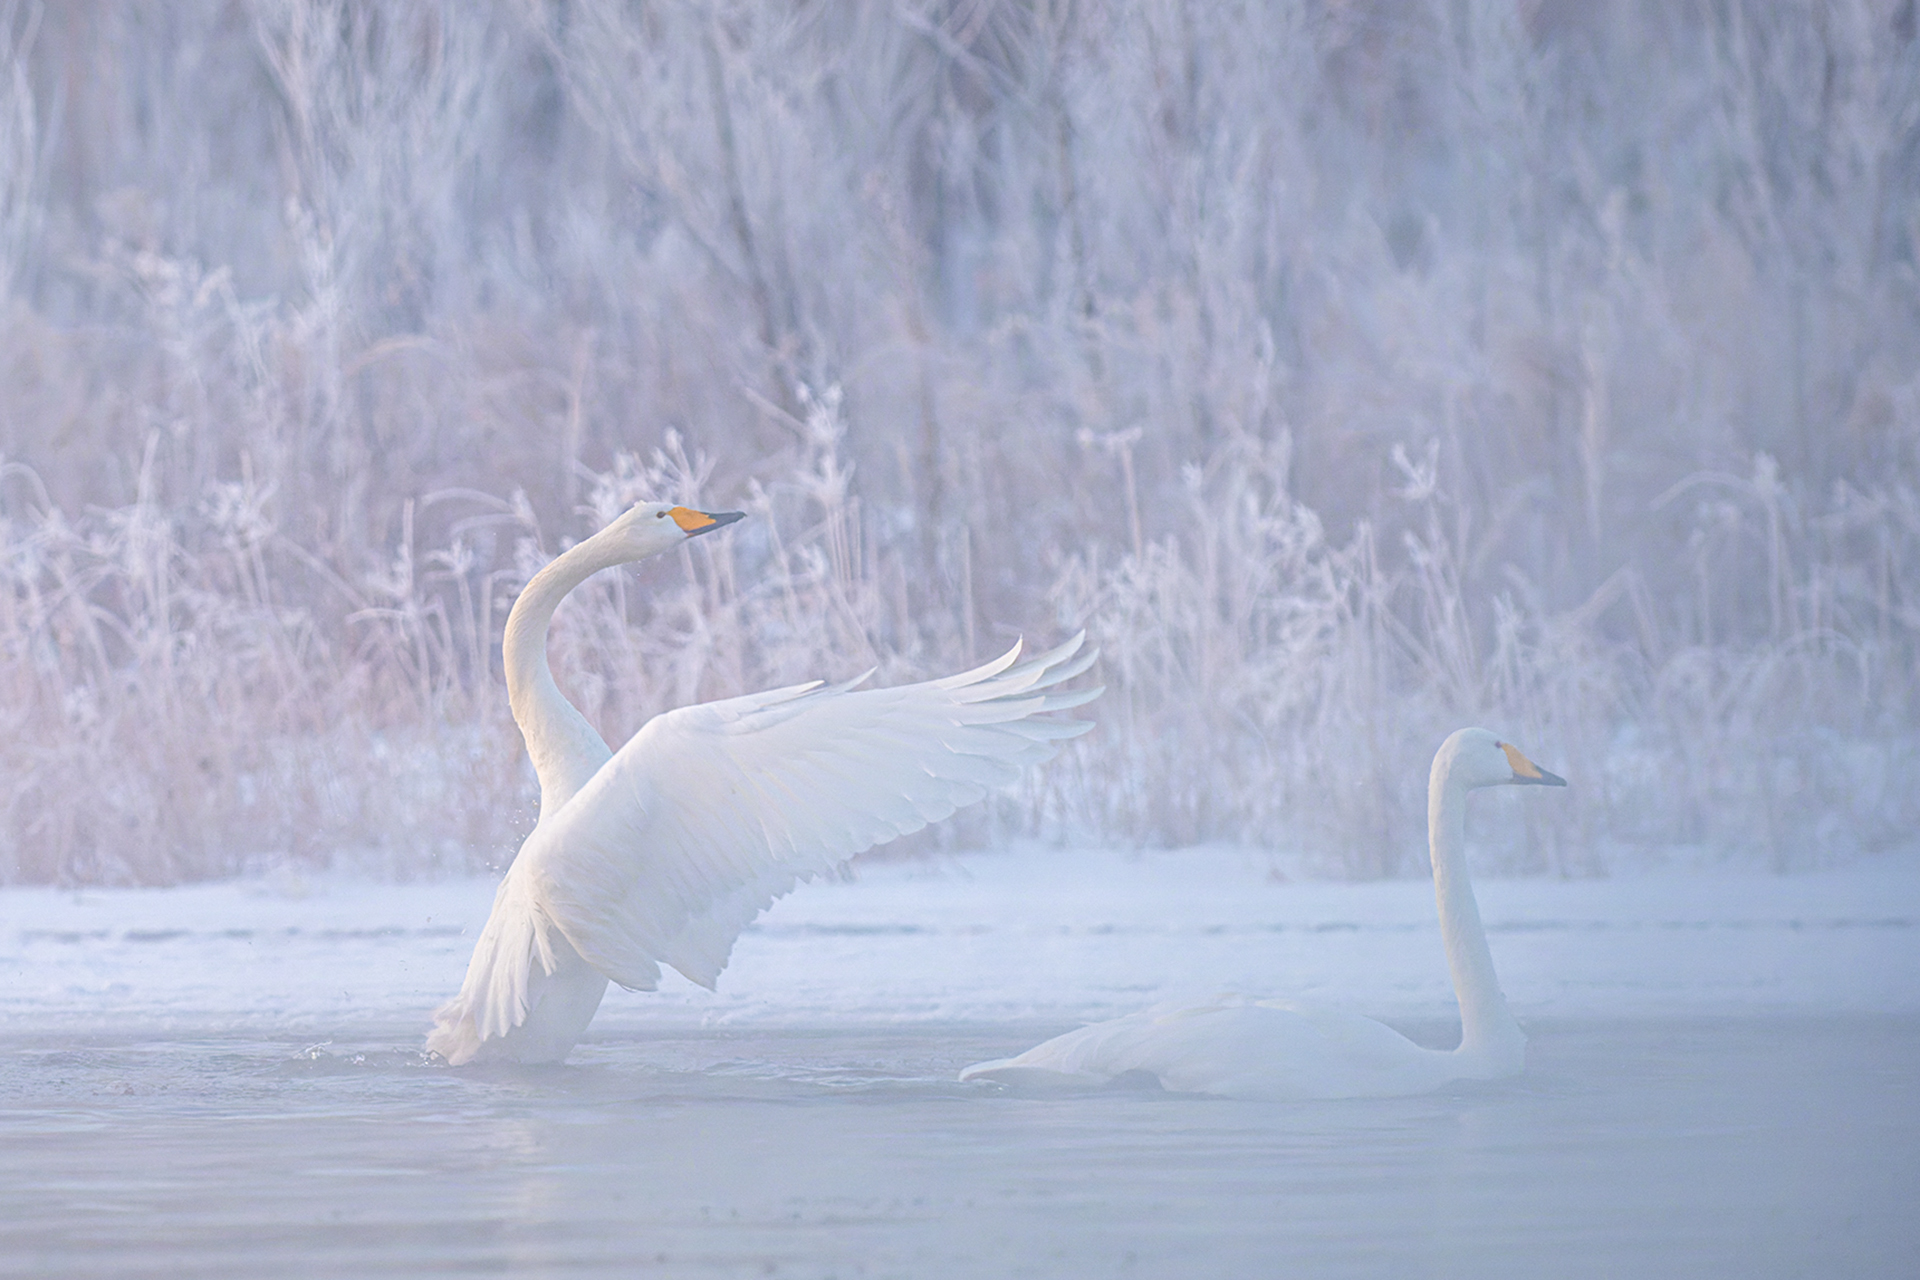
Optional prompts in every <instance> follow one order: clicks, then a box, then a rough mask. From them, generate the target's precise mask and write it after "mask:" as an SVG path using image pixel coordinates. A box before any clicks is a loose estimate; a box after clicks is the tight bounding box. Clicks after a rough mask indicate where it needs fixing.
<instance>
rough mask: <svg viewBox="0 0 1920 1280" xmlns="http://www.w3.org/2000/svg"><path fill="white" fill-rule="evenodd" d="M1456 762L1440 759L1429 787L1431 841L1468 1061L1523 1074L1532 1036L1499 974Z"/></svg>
mask: <svg viewBox="0 0 1920 1280" xmlns="http://www.w3.org/2000/svg"><path fill="white" fill-rule="evenodd" d="M1449 763H1450V761H1448V762H1443V761H1440V760H1436V761H1434V765H1433V775H1432V777H1431V778H1430V779H1429V781H1428V784H1427V842H1428V845H1429V848H1430V850H1431V852H1432V855H1433V896H1434V901H1435V904H1436V905H1437V906H1438V908H1439V911H1440V937H1441V940H1442V941H1443V942H1444V943H1445V944H1446V948H1447V968H1448V969H1449V970H1450V971H1451V972H1452V974H1453V993H1454V996H1455V997H1456V998H1457V999H1458V1000H1459V1001H1460V1048H1459V1050H1458V1053H1459V1054H1460V1056H1461V1057H1462V1058H1466V1059H1474V1060H1476V1061H1478V1060H1480V1059H1483V1058H1484V1059H1486V1060H1487V1061H1486V1063H1485V1065H1486V1066H1487V1067H1488V1068H1490V1069H1498V1070H1502V1071H1505V1070H1508V1069H1511V1070H1518V1069H1519V1059H1521V1058H1523V1057H1524V1055H1525V1052H1526V1037H1525V1036H1524V1035H1522V1034H1521V1031H1520V1024H1519V1023H1517V1022H1515V1021H1514V1020H1513V1014H1512V1013H1510V1012H1509V1011H1508V1009H1507V999H1506V997H1505V996H1504V995H1502V994H1501V993H1500V980H1499V978H1497V977H1496V976H1494V972H1493V953H1492V952H1491V951H1489V950H1487V931H1486V929H1485V928H1484V927H1482V925H1481V923H1480V906H1479V904H1478V903H1477V902H1475V901H1474V897H1473V884H1472V882H1471V881H1470V880H1468V878H1467V864H1466V842H1467V788H1466V787H1465V786H1464V785H1463V784H1462V783H1460V782H1459V781H1457V780H1455V779H1453V778H1451V777H1450V776H1449V775H1450V774H1451V772H1452V770H1451V769H1450V768H1448V767H1446V766H1447V764H1449Z"/></svg>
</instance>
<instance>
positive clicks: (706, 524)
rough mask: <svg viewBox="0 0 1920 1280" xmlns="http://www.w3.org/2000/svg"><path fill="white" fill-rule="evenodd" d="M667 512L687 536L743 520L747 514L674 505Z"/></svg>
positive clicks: (710, 531)
mask: <svg viewBox="0 0 1920 1280" xmlns="http://www.w3.org/2000/svg"><path fill="white" fill-rule="evenodd" d="M667 514H668V515H670V516H672V517H673V522H674V523H675V524H677V525H679V526H680V531H681V532H682V533H684V534H686V535H687V536H688V537H689V538H697V537H699V536H700V535H701V534H703V533H712V532H713V531H714V530H715V529H721V528H725V527H726V526H727V525H730V524H732V523H733V522H734V521H735V520H744V519H745V518H746V515H747V513H746V512H744V511H695V510H694V509H693V508H692V507H675V508H673V510H671V511H669V512H667Z"/></svg>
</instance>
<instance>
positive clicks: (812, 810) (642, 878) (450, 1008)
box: [427, 503, 1100, 1066]
mask: <svg viewBox="0 0 1920 1280" xmlns="http://www.w3.org/2000/svg"><path fill="white" fill-rule="evenodd" d="M738 519H740V513H738V512H727V513H721V514H717V515H716V514H711V513H707V512H701V511H695V510H692V509H691V508H687V507H677V506H671V505H669V504H666V503H642V504H640V505H638V506H635V507H633V508H632V509H630V510H628V511H626V512H624V513H623V514H622V515H620V516H619V517H618V518H616V519H615V520H614V521H613V522H612V523H610V524H609V525H608V526H607V527H606V528H605V529H602V530H601V531H600V532H599V533H597V534H595V535H594V536H593V537H591V538H588V539H586V540H585V541H584V542H581V543H580V544H579V545H577V546H575V547H573V548H572V549H571V550H569V551H567V552H565V553H564V554H562V555H561V556H559V557H558V558H556V559H555V560H554V561H553V562H552V563H551V564H549V565H547V566H546V567H545V568H544V569H542V570H541V571H540V572H539V573H537V574H535V575H534V576H533V579H532V581H530V582H529V583H528V584H527V586H526V589H525V590H524V591H522V592H521V593H520V598H519V599H518V600H517V601H515V603H514V607H513V612H512V613H511V614H510V615H509V617H508V619H507V627H506V637H505V644H504V649H503V658H504V664H505V667H506V678H507V695H508V700H509V702H510V704H511V706H512V709H513V717H514V721H515V723H517V724H518V725H519V726H520V731H521V734H522V736H523V737H524V738H525V739H526V744H527V754H528V755H529V756H530V757H531V758H532V760H533V766H534V772H535V773H536V774H537V775H538V777H539V780H540V819H539V821H538V823H536V824H535V826H534V829H533V831H532V833H531V834H529V835H528V836H527V838H526V841H525V842H524V843H523V844H522V845H521V846H520V852H519V855H518V856H517V857H516V858H515V859H514V861H513V865H512V866H510V867H509V868H508V869H507V874H506V876H505V878H504V879H503V880H502V881H501V883H500V888H499V890H498V891H497V892H496V893H495V895H494V900H493V910H492V912H491V914H490V915H489V916H488V918H487V923H486V926H485V927H484V928H483V929H482V930H481V933H480V937H479V940H478V941H477V943H476V944H475V946H474V951H473V959H472V960H471V961H470V962H469V964H468V966H467V975H466V979H465V981H464V982H463V983H462V985H461V988H460V992H459V994H458V995H456V996H455V997H454V998H453V999H452V1000H450V1001H448V1002H447V1004H446V1005H444V1006H443V1007H442V1008H441V1009H440V1010H439V1011H438V1012H437V1013H436V1014H435V1015H434V1021H435V1026H434V1028H433V1030H432V1031H431V1032H430V1033H429V1034H428V1036H427V1048H428V1050H429V1051H431V1052H433V1053H436V1054H438V1055H439V1056H440V1057H442V1058H443V1059H445V1060H446V1061H447V1062H448V1063H449V1064H450V1065H453V1066H460V1065H463V1064H465V1063H468V1062H475V1061H513V1062H558V1061H560V1060H561V1059H563V1058H565V1057H566V1055H567V1053H568V1052H569V1051H570V1050H571V1049H572V1048H573V1046H574V1044H575V1042H577V1041H578V1040H579V1038H580V1036H581V1034H582V1033H583V1032H584V1031H585V1030H586V1028H587V1024H588V1023H589V1022H591V1021H592V1019H593V1015H594V1013H595V1011H596V1010H597V1009H598V1008H599V1006H600V998H601V996H602V995H603V994H604V993H605V991H606V987H607V983H608V982H609V981H613V982H617V983H619V984H620V985H622V986H624V987H627V988H630V989H634V990H646V991H650V990H652V989H654V987H655V986H656V985H657V984H658V982H659V979H660V966H661V965H667V966H669V967H671V968H674V969H677V970H679V971H680V972H681V973H682V974H684V975H686V976H687V977H688V978H690V979H692V980H693V981H694V982H697V983H699V984H700V985H701V986H704V987H708V988H711V987H712V986H713V984H714V982H715V980H716V979H717V978H718V977H719V975H720V971H721V970H722V969H724V968H725V967H726V964H727V958H728V956H729V954H730V953H731V951H732V949H733V943H734V939H735V938H737V937H738V936H739V933H740V931H741V930H742V929H744V928H745V927H746V926H747V925H748V924H749V923H750V922H751V921H752V920H753V918H754V917H755V916H756V915H758V914H759V913H760V911H761V910H763V909H764V908H765V907H767V906H768V905H769V904H771V903H772V902H773V900H774V899H775V898H777V897H779V896H780V895H781V894H784V893H786V892H787V891H788V890H789V889H791V888H793V886H794V885H795V884H796V883H797V882H799V881H800V880H804V879H809V878H811V877H813V876H815V875H818V874H820V873H821V872H825V871H830V870H832V869H833V868H834V867H836V866H838V865H839V864H840V863H842V862H844V861H845V860H846V859H847V858H850V857H852V856H853V855H854V854H856V853H859V852H860V851H862V850H864V849H868V848H871V847H872V846H874V845H876V844H880V843H882V842H884V841H887V840H891V839H893V838H894V837H896V836H901V835H906V834H907V833H909V832H913V831H918V830H919V829H920V828H922V827H924V826H926V825H927V824H928V823H930V822H938V821H940V820H941V819H943V818H945V817H947V816H948V815H950V814H952V813H953V812H954V810H956V809H958V808H959V807H961V806H962V805H967V804H971V803H973V802H974V801H976V800H979V799H981V798H983V797H984V796H985V795H986V794H987V792H988V791H989V789H991V788H993V787H997V786H1001V785H1003V784H1005V783H1008V782H1011V781H1013V780H1014V779H1015V778H1017V777H1018V776H1019V774H1020V770H1021V769H1022V768H1023V767H1025V766H1027V765H1029V764H1035V763H1038V762H1040V761H1042V760H1045V759H1047V758H1048V757H1050V756H1051V755H1052V754H1053V753H1054V751H1055V750H1057V748H1058V743H1059V742H1060V741H1061V740H1063V739H1067V738H1072V737H1076V736H1078V735H1079V734H1081V733H1084V732H1085V731H1086V730H1087V729H1089V728H1091V727H1092V726H1091V724H1089V723H1087V722H1084V721H1073V720H1062V719H1057V718H1051V717H1047V716H1045V715H1044V713H1046V712H1052V711H1061V710H1066V709H1068V708H1072V707H1077V706H1082V705H1084V704H1086V703H1088V702H1090V701H1092V700H1093V699H1094V698H1095V697H1097V696H1099V694H1100V690H1099V689H1091V690H1080V691H1077V692H1071V693H1061V692H1054V691H1051V690H1053V688H1054V686H1057V685H1059V684H1060V683H1061V682H1062V681H1065V680H1069V679H1071V678H1072V677H1074V676H1076V675H1079V674H1080V673H1081V672H1083V671H1085V670H1086V669H1087V668H1088V667H1089V666H1091V665H1092V663H1093V660H1094V658H1095V657H1096V656H1097V654H1096V653H1095V652H1094V651H1091V650H1089V651H1086V652H1082V651H1081V649H1082V642H1083V639H1084V636H1076V637H1074V639H1072V640H1071V641H1069V642H1067V643H1066V644H1064V645H1062V646H1061V647H1059V648H1057V649H1054V650H1052V651H1051V652H1049V653H1045V654H1042V655H1040V656H1039V657H1037V658H1033V659H1030V660H1028V661H1027V662H1024V663H1020V662H1018V658H1019V655H1020V646H1019V645H1018V644H1016V645H1014V647H1013V648H1012V649H1011V650H1010V651H1008V652H1007V653H1006V654H1004V655H1002V656H1001V657H999V658H997V659H995V660H994V661H992V662H989V663H987V664H986V665H985V666H982V667H979V668H977V669H975V670H973V671H967V672H963V673H961V674H959V675H954V676H948V677H946V678H945V679H941V680H931V681H927V682H925V683H922V684H913V685H904V686H901V687H898V688H892V689H870V690H856V688H855V687H854V686H856V685H858V684H859V683H861V680H864V679H865V677H861V679H860V680H853V681H849V682H847V683H845V684H839V685H832V686H823V685H822V684H821V683H820V682H818V681H816V682H814V683H812V684H804V685H795V686H792V687H789V688H785V689H775V690H771V691H769V692H766V693H756V694H749V695H747V696H746V697H740V698H728V699H725V700H723V701H719V702H708V703H702V704H698V705H695V706H689V707H681V708H679V709H677V710H673V711H669V712H666V713H664V714H662V715H658V716H655V717H654V718H653V719H652V720H650V721H648V722H647V723H646V724H645V725H643V726H642V727H641V729H640V731H639V732H638V733H636V734H634V735H633V737H632V738H631V739H629V740H628V741H627V743H626V744H625V745H624V746H622V747H621V748H620V750H619V751H617V752H616V751H613V750H611V749H609V747H608V746H607V744H606V742H605V741H604V740H603V739H602V738H601V737H600V735H599V734H598V733H597V732H596V731H595V730H594V728H593V726H592V725H590V724H588V723H587V720H586V717H584V716H582V715H581V714H580V712H579V710H578V709H576V708H575V707H574V706H573V705H572V704H571V703H569V702H568V701H567V700H566V698H565V697H563V696H562V695H561V693H560V690H559V688H558V686H557V685H555V683H554V680H553V673H552V671H551V670H550V669H549V667H548V665H547V657H546V647H547V628H548V624H549V622H550V621H551V619H552V617H553V612H554V609H555V608H556V607H557V606H558V605H559V603H560V601H561V599H562V598H563V597H565V595H566V594H567V592H569V591H571V590H572V589H573V588H574V587H575V586H577V585H579V584H580V583H581V582H582V581H584V580H585V579H586V578H587V577H588V576H590V575H591V574H594V573H597V572H598V571H600V570H601V569H605V568H609V567H611V566H613V565H617V564H624V563H627V562H630V561H634V560H640V559H643V558H645V557H647V556H651V555H657V554H659V553H660V552H663V551H666V550H669V549H671V548H673V547H676V546H679V545H681V544H682V543H684V542H685V541H686V540H687V539H688V538H690V537H697V536H700V535H703V534H705V533H708V532H711V531H712V530H714V529H717V528H721V527H723V526H725V525H727V524H731V523H732V522H733V521H735V520H738Z"/></svg>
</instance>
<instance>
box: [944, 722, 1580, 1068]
mask: <svg viewBox="0 0 1920 1280" xmlns="http://www.w3.org/2000/svg"><path fill="white" fill-rule="evenodd" d="M1501 785H1534V786H1555V787H1564V786H1565V785H1566V781H1565V779H1562V778H1559V777H1556V776H1555V775H1553V774H1551V773H1548V772H1546V771H1545V770H1543V769H1541V768H1540V767H1539V766H1538V765H1536V764H1534V763H1533V762H1532V761H1531V760H1528V759H1527V758H1526V756H1524V755H1522V754H1521V752H1520V751H1519V749H1518V748H1516V747H1514V746H1513V745H1511V744H1510V743H1506V742H1502V741H1501V740H1500V739H1499V738H1497V737H1495V736H1494V735H1493V734H1491V733H1489V732H1487V731H1486V730H1485V729H1462V730H1460V731H1458V732H1457V733H1455V734H1453V735H1452V736H1451V737H1449V738H1448V739H1447V740H1446V741H1445V742H1444V743H1442V744H1441V746H1440V750H1439V753H1438V754H1436V755H1435V756H1434V759H1433V771H1432V773H1431V774H1430V775H1429V777H1428V783H1427V839H1428V846H1429V849H1430V851H1431V853H1432V858H1433V887H1434V898H1435V902H1436V905H1437V908H1438V910H1439V915H1440V936H1441V939H1442V941H1443V942H1444V944H1445V946H1446V952H1447V967H1448V969H1449V970H1450V971H1451V973H1452V975H1453V989H1454V994H1455V996H1456V997H1457V998H1458V1000H1459V1002H1460V1045H1459V1047H1458V1048H1456V1049H1444V1050H1443V1049H1427V1048H1423V1047H1421V1046H1420V1045H1417V1044H1415V1043H1413V1041H1411V1040H1409V1039H1407V1038H1406V1037H1405V1036H1403V1035H1401V1034H1400V1033H1399V1032H1397V1031H1395V1030H1393V1029H1392V1028H1391V1027H1388V1026H1385V1025H1383V1024H1382V1023H1379V1022H1375V1021H1374V1020H1373V1019H1371V1018H1363V1017H1360V1016H1359V1015H1358V1014H1352V1013H1346V1012H1344V1011H1341V1010H1337V1009H1325V1008H1320V1007H1317V1006H1314V1005H1311V1004H1306V1003H1302V1002H1298V1001H1292V1000H1259V999H1248V998H1245V997H1241V996H1234V995H1226V996H1221V997H1218V998H1217V999H1214V1000H1211V1001H1206V1002H1203V1003H1198V1004H1181V1003H1168V1004H1162V1005H1156V1006H1154V1007H1153V1008H1150V1009H1146V1010H1143V1011H1141V1012H1139V1013H1135V1014H1130V1015H1128V1016H1127V1017H1124V1018H1115V1019H1113V1020H1112V1021H1109V1022H1099V1023H1095V1024H1094V1025H1092V1026H1087V1027H1081V1028H1080V1029H1079V1030H1077V1031H1069V1032H1067V1033H1066V1034H1065V1035H1061V1036H1056V1037H1054V1038H1053V1039H1051V1040H1048V1041H1046V1042H1045V1043H1043V1044H1040V1045H1036V1046H1035V1047H1034V1048H1032V1049H1029V1050H1027V1051H1026V1052H1025V1053H1023V1054H1020V1055H1019V1056H1018V1057H1014V1058H1001V1059H998V1060H996V1061H993V1062H980V1063H976V1064H974V1065H973V1066H970V1067H968V1068H967V1069H966V1070H964V1071H962V1072H961V1073H960V1078H961V1079H962V1080H997V1081H1000V1082H1001V1083H1004V1084H1012V1085H1023V1086H1035V1085H1039V1086H1047V1085H1052V1086H1074V1085H1081V1086H1086V1085H1101V1084H1106V1083H1108V1082H1110V1081H1112V1080H1114V1079H1115V1078H1116V1077H1119V1076H1123V1075H1127V1074H1129V1073H1135V1072H1144V1073H1146V1074H1148V1075H1151V1076H1153V1077H1154V1078H1155V1079H1157V1080H1158V1081H1159V1082H1160V1085H1161V1087H1162V1088H1165V1089H1168V1090H1171V1091H1173V1092H1176V1093H1210V1094H1218V1095H1220V1096H1222V1097H1229V1098H1262V1099H1276V1100H1286V1101H1293V1100H1305V1099H1316V1098H1392V1097H1403V1096H1407V1095H1410V1094H1418V1093H1427V1092H1430V1091H1431V1090H1433V1089H1437V1088H1439V1087H1440V1086H1441V1085H1443V1084H1446V1083H1447V1082H1449V1081H1452V1080H1497V1079H1500V1078H1503V1077H1506V1076H1514V1075H1518V1074H1520V1072H1521V1071H1522V1070H1523V1069H1524V1068H1525V1066H1526V1045H1527V1040H1526V1036H1524V1035H1523V1034H1522V1033H1521V1031H1520V1025H1519V1023H1517V1022H1515V1021H1514V1018H1513V1014H1512V1013H1511V1012H1509V1011H1508V1009H1507V1002H1506V997H1505V996H1503V995H1502V994H1501V991H1500V983H1499V980H1498V979H1497V978H1496V977H1495V975H1494V971H1493V955H1492V953H1491V952H1489V951H1488V950H1487V935H1486V930H1485V929H1484V928H1483V927H1482V926H1481V924H1480V910H1479V907H1478V905H1477V904H1476V903H1475V901H1474V897H1473V886H1472V884H1471V882H1470V881H1469V880H1468V878H1467V868H1466V863H1465V850H1464V848H1463V846H1464V844H1465V842H1466V807H1467V793H1468V792H1469V791H1471V790H1473V789H1475V788H1477V787H1490V786H1501Z"/></svg>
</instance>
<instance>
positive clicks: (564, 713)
mask: <svg viewBox="0 0 1920 1280" xmlns="http://www.w3.org/2000/svg"><path fill="white" fill-rule="evenodd" d="M610 551H611V548H610V547H609V546H608V544H607V543H605V542H604V541H602V540H601V539H600V538H599V537H598V536H597V535H596V536H595V537H592V538H588V539H587V540H586V541H584V542H582V543H580V544H578V545H577V546H574V547H572V548H570V549H569V550H567V551H565V552H563V553H562V554H560V555H559V556H557V557H555V558H554V560H553V561H552V562H551V563H549V564H548V565H547V566H546V567H545V568H543V569H541V570H540V572H538V573H536V574H534V575H533V578H532V580H531V581H529V582H528V583H527V585H526V588H525V589H524V590H523V591H521V592H520V597H519V599H517V600H515V601H514V602H513V611H512V612H511V613H509V614H508V615H507V628H506V635H505V637H504V639H503V642H502V645H501V661H502V664H503V665H504V667H505V668H506V677H507V702H508V705H509V706H511V707H512V709H513V720H514V723H515V724H517V725H519V726H520V736H521V737H522V738H524V739H525V740H526V744H527V754H528V755H529V756H530V757H532V759H533V771H534V773H535V774H536V775H537V776H538V777H539V779H540V816H541V817H542V818H543V819H544V818H546V817H547V816H548V815H550V814H553V813H555V812H557V811H558V810H559V808H560V806H561V805H564V804H565V803H566V802H567V801H568V800H570V799H572V798H573V795H574V793H575V792H577V791H578V790H579V789H580V788H581V787H582V786H585V785H586V782H587V779H589V778H591V777H592V776H593V775H594V773H595V772H597V771H598V770H599V768H600V766H601V765H603V764H605V763H606V762H607V760H609V759H610V758H611V757H612V752H611V751H609V750H608V749H607V743H606V740H605V739H604V738H602V737H601V736H600V734H599V732H598V731H597V730H596V729H594V727H593V726H592V725H591V724H589V723H587V718H586V717H585V716H583V715H581V714H580V711H579V709H578V708H577V707H575V706H574V705H573V704H572V703H571V702H568V701H567V699H566V697H565V696H564V695H562V694H561V692H560V687H559V686H558V685H557V684H555V683H554V680H553V671H552V669H551V668H550V667H549V666H548V665H547V630H548V627H549V625H550V624H551V623H552V621H553V612H554V610H555V609H557V608H558V607H559V605H560V601H561V600H563V599H565V598H566V595H567V593H568V592H570V591H572V590H573V589H574V588H575V587H577V586H579V585H580V584H581V583H582V582H584V581H586V580H587V579H588V578H589V577H591V576H592V575H593V574H595V573H598V572H599V571H600V570H602V569H605V568H608V567H610V566H612V565H615V564H619V563H620V562H621V560H620V557H619V556H617V555H614V554H610Z"/></svg>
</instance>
